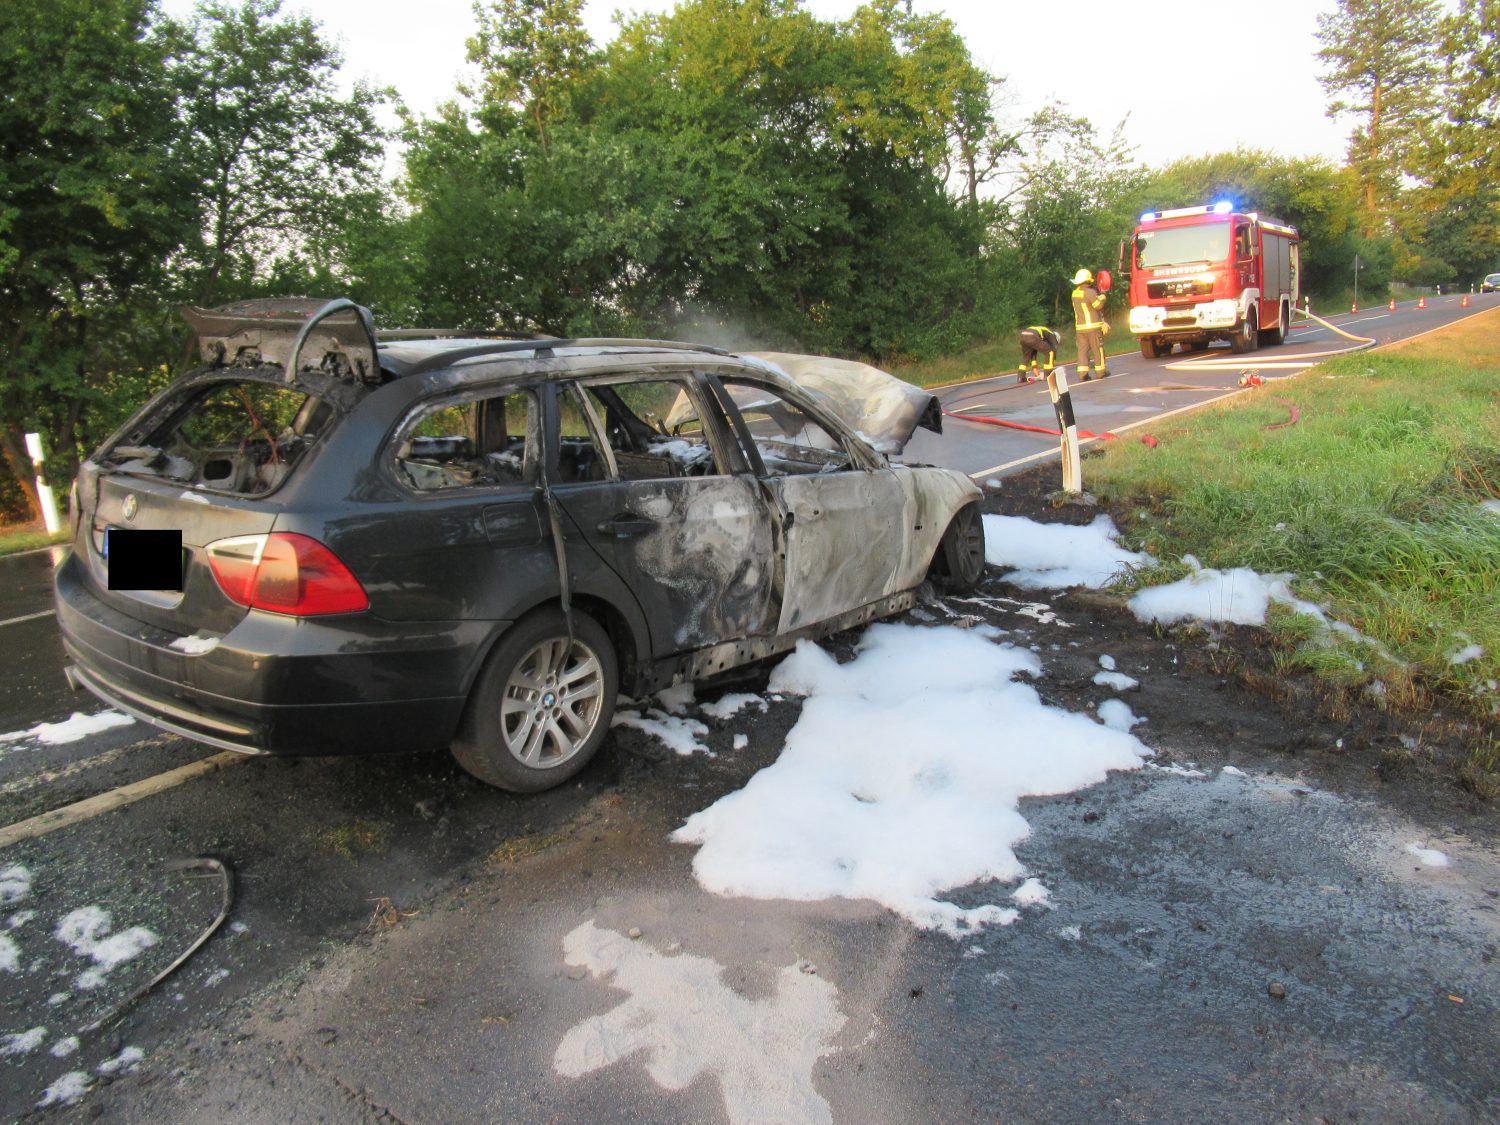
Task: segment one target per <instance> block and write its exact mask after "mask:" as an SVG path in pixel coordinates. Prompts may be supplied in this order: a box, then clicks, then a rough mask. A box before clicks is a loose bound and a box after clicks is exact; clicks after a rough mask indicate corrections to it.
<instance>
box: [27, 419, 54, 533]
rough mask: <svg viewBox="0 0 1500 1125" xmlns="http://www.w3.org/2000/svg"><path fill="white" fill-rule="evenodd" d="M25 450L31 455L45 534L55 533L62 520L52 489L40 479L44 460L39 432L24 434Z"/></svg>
mask: <svg viewBox="0 0 1500 1125" xmlns="http://www.w3.org/2000/svg"><path fill="white" fill-rule="evenodd" d="M26 452H27V453H28V454H30V456H31V467H32V470H33V471H34V472H35V473H36V496H37V501H38V502H39V503H40V504H41V506H42V522H43V523H44V524H46V527H47V534H49V535H56V534H57V532H58V530H59V529H60V528H61V527H62V521H61V520H60V519H58V518H57V501H56V500H54V499H53V497H52V489H51V488H50V487H49V486H48V485H47V482H46V481H44V480H43V479H42V462H43V461H44V460H46V455H45V452H44V451H43V449H42V435H41V434H27V435H26Z"/></svg>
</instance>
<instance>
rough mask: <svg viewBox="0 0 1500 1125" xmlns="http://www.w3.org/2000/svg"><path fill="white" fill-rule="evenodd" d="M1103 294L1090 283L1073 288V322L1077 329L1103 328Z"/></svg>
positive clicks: (1083, 330)
mask: <svg viewBox="0 0 1500 1125" xmlns="http://www.w3.org/2000/svg"><path fill="white" fill-rule="evenodd" d="M1103 308H1104V294H1103V293H1101V292H1099V290H1097V289H1095V288H1094V287H1093V286H1092V285H1080V286H1079V287H1078V288H1077V289H1075V290H1073V323H1074V325H1075V326H1076V327H1077V329H1078V331H1080V332H1086V331H1088V330H1089V329H1090V328H1103V327H1104V316H1103V313H1102V312H1101V310H1102V309H1103Z"/></svg>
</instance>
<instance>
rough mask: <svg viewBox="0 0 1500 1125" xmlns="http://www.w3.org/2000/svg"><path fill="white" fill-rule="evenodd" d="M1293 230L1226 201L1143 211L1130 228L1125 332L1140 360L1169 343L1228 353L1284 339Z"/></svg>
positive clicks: (1294, 269)
mask: <svg viewBox="0 0 1500 1125" xmlns="http://www.w3.org/2000/svg"><path fill="white" fill-rule="evenodd" d="M1298 243H1299V238H1298V235H1297V231H1296V229H1295V228H1293V227H1289V226H1286V225H1285V224H1283V223H1278V222H1275V221H1274V220H1272V219H1268V218H1264V217H1262V216H1261V215H1258V214H1256V213H1255V212H1253V211H1251V212H1247V213H1240V212H1238V211H1235V210H1234V208H1233V206H1232V205H1231V204H1229V203H1227V202H1225V203H1215V204H1212V205H1210V206H1206V207H1182V208H1178V209H1176V210H1173V211H1147V212H1146V213H1145V214H1144V215H1142V216H1141V221H1140V225H1139V226H1137V227H1136V228H1135V249H1134V251H1133V254H1132V257H1131V264H1132V268H1131V271H1130V331H1131V332H1132V333H1133V334H1134V335H1135V336H1137V337H1139V339H1140V342H1141V354H1142V355H1143V356H1145V357H1147V358H1148V359H1155V358H1156V357H1157V356H1160V355H1166V354H1167V353H1168V352H1169V351H1171V350H1172V345H1173V344H1182V345H1183V346H1184V347H1202V346H1205V345H1207V344H1209V343H1211V342H1212V341H1214V340H1228V341H1229V346H1230V347H1231V348H1232V349H1233V350H1234V351H1236V352H1248V351H1250V350H1251V349H1253V348H1255V347H1256V346H1258V345H1259V344H1260V343H1262V342H1264V343H1267V344H1279V343H1281V342H1282V340H1284V339H1285V338H1286V333H1287V329H1288V328H1289V327H1290V325H1291V321H1292V309H1293V308H1295V307H1296V304H1297V296H1298V281H1299V276H1300V270H1299V266H1298Z"/></svg>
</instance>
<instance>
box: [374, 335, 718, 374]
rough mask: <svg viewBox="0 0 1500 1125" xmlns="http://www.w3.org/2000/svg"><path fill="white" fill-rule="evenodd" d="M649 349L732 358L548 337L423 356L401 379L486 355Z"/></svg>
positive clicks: (697, 348)
mask: <svg viewBox="0 0 1500 1125" xmlns="http://www.w3.org/2000/svg"><path fill="white" fill-rule="evenodd" d="M606 347H626V348H651V349H654V350H656V351H676V352H709V353H710V354H712V355H733V354H734V353H733V352H727V351H725V350H724V349H723V348H714V347H710V346H709V345H707V344H689V343H686V342H684V341H681V340H633V339H617V338H614V337H608V336H605V337H587V338H584V339H579V340H555V339H552V338H550V337H548V338H545V339H540V340H496V341H494V342H493V343H489V344H475V345H474V346H472V347H468V348H455V349H454V350H453V351H450V352H436V353H434V354H433V355H429V356H424V357H423V358H422V359H419V360H418V361H417V362H416V363H414V364H412V365H411V366H410V367H408V368H406V369H405V370H404V371H403V372H402V373H401V374H402V376H403V377H409V376H412V375H422V374H425V373H426V372H428V371H435V370H437V369H438V368H440V367H448V366H451V365H452V364H455V363H459V362H461V361H463V360H466V359H478V358H480V357H481V356H487V355H507V354H509V353H510V352H529V351H536V352H550V351H553V350H555V349H557V348H606Z"/></svg>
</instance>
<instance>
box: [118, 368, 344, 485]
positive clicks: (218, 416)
mask: <svg viewBox="0 0 1500 1125" xmlns="http://www.w3.org/2000/svg"><path fill="white" fill-rule="evenodd" d="M334 414H335V411H334V409H333V407H332V406H331V405H330V404H328V403H327V402H324V401H323V400H321V399H319V398H317V397H316V396H314V395H310V394H307V393H305V392H303V391H300V390H296V389H294V388H291V387H288V386H286V385H285V384H282V383H279V382H278V383H271V382H263V381H260V380H225V381H223V382H214V383H210V384H207V385H206V386H205V385H203V384H199V385H197V386H194V387H192V388H191V389H190V390H189V391H188V392H187V393H186V394H185V395H184V396H183V398H182V401H181V402H180V403H179V404H178V405H177V406H176V407H175V408H173V407H172V406H171V405H170V404H168V405H167V407H166V408H165V409H163V410H162V411H160V412H159V416H160V417H161V418H162V419H163V421H162V422H161V423H160V424H159V425H158V426H157V427H156V428H155V429H154V430H152V431H151V432H150V433H148V434H146V435H144V436H143V437H136V440H134V441H132V442H129V443H126V442H121V443H120V444H117V445H115V446H113V447H111V448H109V449H107V450H105V451H103V452H102V453H101V454H100V455H99V460H100V462H101V463H103V464H105V465H108V466H109V467H110V468H112V469H114V470H115V471H116V472H122V473H136V474H139V475H142V476H155V477H162V478H165V479H166V480H170V481H173V482H174V483H176V484H180V485H182V486H183V487H185V488H202V489H208V490H212V491H215V492H228V493H233V494H236V495H241V496H258V495H263V494H265V493H268V492H270V491H272V490H273V489H275V488H276V487H277V486H278V485H279V484H281V482H282V481H284V480H285V479H286V478H287V476H288V475H289V474H290V473H291V471H292V469H293V468H294V467H295V466H296V464H297V462H298V461H300V460H301V459H302V457H303V455H304V454H305V453H306V452H307V450H308V449H309V448H311V447H312V446H313V445H314V444H315V443H316V442H317V440H318V438H319V437H320V436H322V434H323V433H324V432H325V431H326V430H327V428H328V425H329V422H330V421H331V420H332V418H333V417H334ZM133 436H135V435H133Z"/></svg>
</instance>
